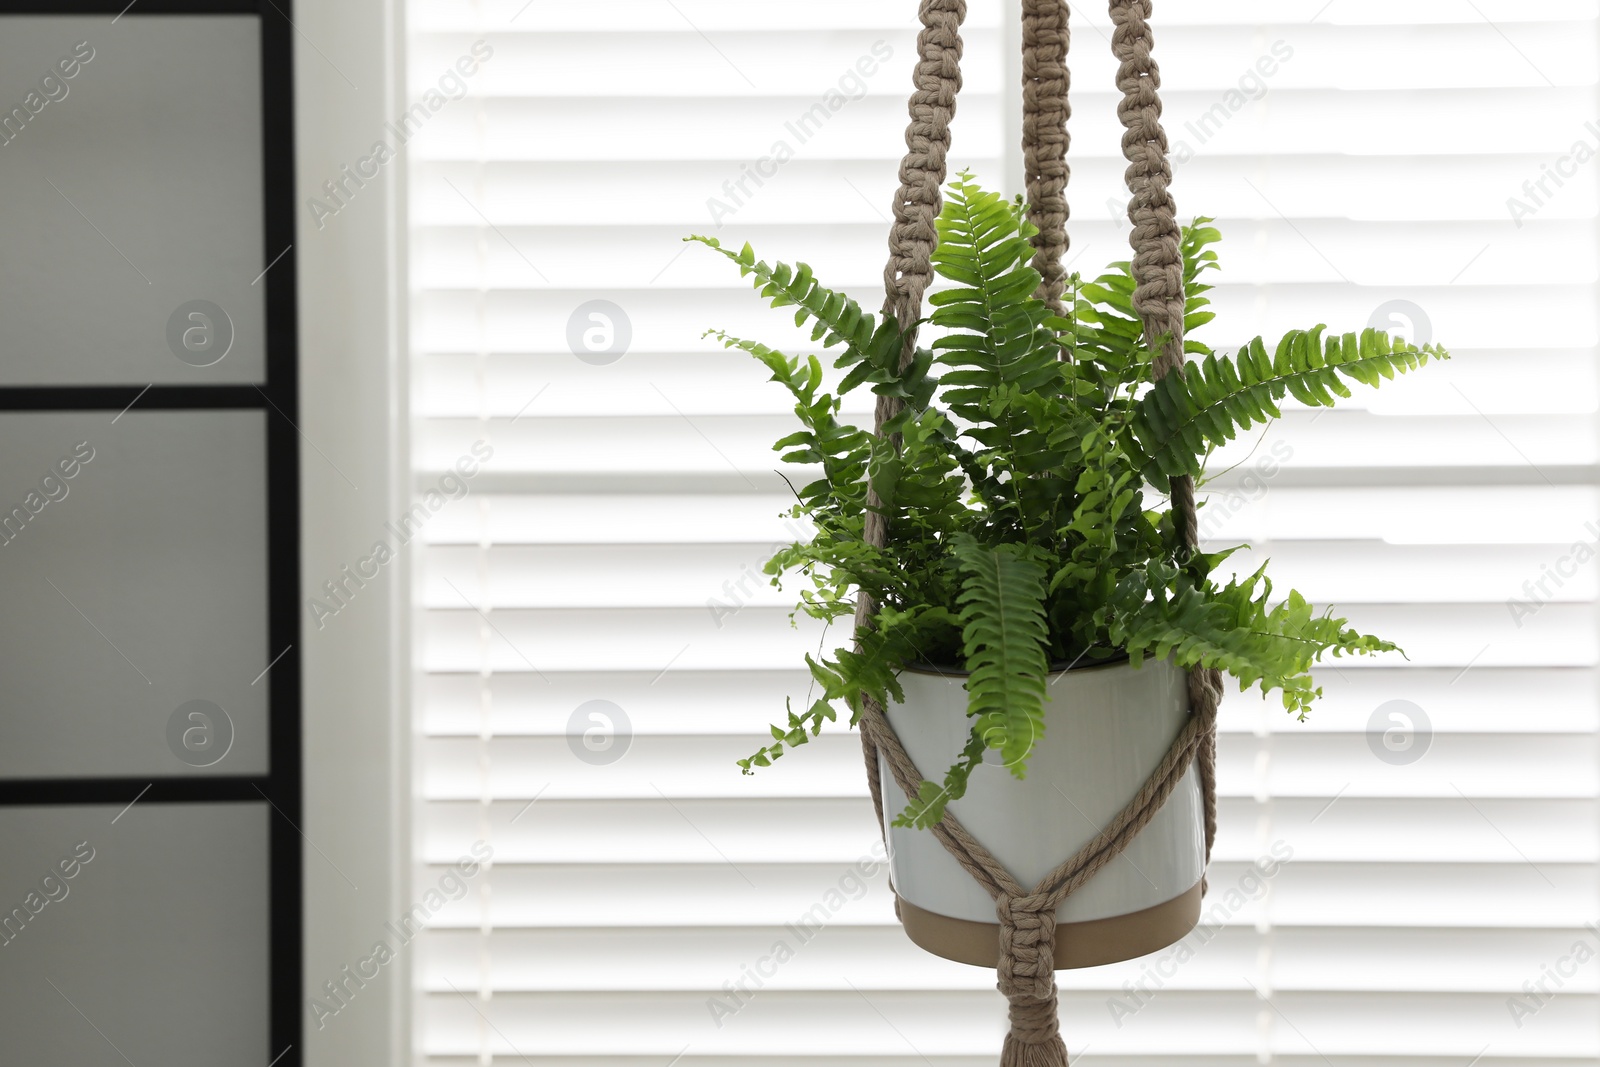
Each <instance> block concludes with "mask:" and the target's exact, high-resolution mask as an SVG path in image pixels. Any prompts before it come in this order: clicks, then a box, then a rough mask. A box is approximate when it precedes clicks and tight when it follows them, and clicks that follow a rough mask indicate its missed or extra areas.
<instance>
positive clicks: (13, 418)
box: [0, 409, 282, 855]
mask: <svg viewBox="0 0 1600 1067" xmlns="http://www.w3.org/2000/svg"><path fill="white" fill-rule="evenodd" d="M113 420H115V421H113ZM265 429H266V427H265V418H264V416H263V415H262V414H261V413H260V412H255V411H156V412H140V411H138V410H137V409H135V410H133V411H129V412H127V413H125V414H122V415H118V414H117V413H116V412H109V411H96V412H70V413H54V412H52V413H42V412H12V413H5V414H0V603H3V604H5V606H6V610H5V611H4V612H0V678H4V679H5V685H4V687H3V689H0V778H17V777H28V778H32V777H68V776H112V775H115V776H122V775H145V774H150V775H156V774H161V775H181V774H190V775H216V774H246V773H251V774H256V773H262V772H264V771H266V770H267V724H266V715H267V713H266V708H267V692H268V689H269V688H270V687H271V685H272V676H271V675H270V674H268V675H267V676H265V677H261V678H260V680H259V681H257V680H256V679H257V677H258V675H260V673H261V671H262V670H263V669H264V668H265V667H266V666H267V664H268V662H269V661H270V659H271V656H270V655H269V654H268V649H267V588H266V585H267V565H266V523H267V518H266V506H265V500H266V459H265V454H266V441H265ZM63 471H71V472H72V477H70V478H68V477H65V476H64V474H63ZM52 497H55V498H56V499H51V498H52ZM35 509H37V514H35V513H34V511H35ZM276 651H282V650H281V649H280V650H276ZM192 701H203V702H206V705H210V707H209V708H208V707H207V706H206V705H194V706H190V702H192ZM216 708H220V709H221V710H222V712H223V713H225V717H224V716H223V715H218V714H217V712H216V711H215V709H216ZM180 709H185V710H183V711H181V712H180ZM196 711H198V712H199V713H200V714H201V715H202V718H199V719H196V718H193V717H192V714H191V713H193V712H196ZM175 719H176V720H177V723H176V725H174V720H175ZM230 727H231V732H232V740H231V745H229V744H227V738H226V734H227V732H228V730H229V728H230ZM0 855H4V853H3V852H0Z"/></svg>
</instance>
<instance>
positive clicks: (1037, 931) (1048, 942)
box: [995, 893, 1057, 1016]
mask: <svg viewBox="0 0 1600 1067" xmlns="http://www.w3.org/2000/svg"><path fill="white" fill-rule="evenodd" d="M1056 903H1057V902H1056V901H1053V900H1051V899H1050V898H1049V897H1048V896H1045V895H1043V894H1039V893H1032V894H1029V895H1028V896H1022V897H1015V896H1010V895H1008V894H1006V895H1002V896H1001V897H1000V899H999V900H997V901H996V902H995V911H996V912H997V913H998V914H999V916H1000V992H1002V993H1004V994H1005V995H1006V996H1007V997H1009V998H1011V999H1012V1001H1013V1002H1015V1001H1016V1000H1017V999H1018V998H1025V999H1030V1000H1040V1001H1042V1000H1050V1001H1052V1002H1053V1001H1054V999H1055V995H1056ZM1051 1014H1052V1016H1053V1015H1054V1009H1053V1008H1052V1012H1051Z"/></svg>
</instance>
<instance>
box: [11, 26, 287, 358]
mask: <svg viewBox="0 0 1600 1067" xmlns="http://www.w3.org/2000/svg"><path fill="white" fill-rule="evenodd" d="M0 25H3V29H0V186H3V187H4V189H5V190H6V196H5V200H4V202H3V203H0V234H3V235H4V241H5V248H6V255H7V259H8V262H10V263H11V264H12V265H13V268H14V269H12V270H10V271H8V272H7V276H6V284H5V286H4V287H3V288H0V322H4V323H5V324H6V330H5V338H4V340H3V342H0V345H3V348H0V353H3V355H0V385H69V384H83V383H99V384H132V385H145V384H148V383H151V382H155V383H208V384H209V383H217V382H246V381H259V380H261V379H262V378H263V377H264V374H265V371H264V366H265V364H264V360H263V357H262V354H263V352H264V350H265V346H264V343H263V312H262V293H263V290H264V288H265V283H264V282H263V283H261V284H255V285H252V284H251V283H252V281H253V280H254V279H255V278H256V276H257V275H258V274H259V273H260V272H261V270H262V269H263V268H264V267H265V266H266V265H267V259H266V258H264V257H263V248H262V178H261V61H260V24H259V21H258V19H257V18H256V17H255V16H220V17H219V16H206V17H203V18H202V17H194V16H165V15H141V16H130V17H128V18H123V19H120V20H118V21H117V23H116V25H112V23H111V20H110V19H108V18H104V17H100V16H46V17H32V16H7V17H5V18H4V20H3V22H0ZM59 63H65V67H64V68H59V67H58V64H59ZM63 70H69V71H72V77H70V78H67V77H64V76H63ZM35 112H36V113H35ZM280 251H282V249H274V250H272V253H271V255H274V256H275V255H276V254H277V253H278V252H280ZM197 301H198V302H205V304H209V305H211V308H210V309H208V308H207V307H206V306H205V304H195V302H197ZM191 305H194V306H191ZM215 308H220V309H222V312H223V314H224V316H225V320H226V321H224V319H223V318H219V317H218V316H217V314H216V313H215V310H214V309H215ZM180 309H182V310H181V311H180ZM192 311H200V312H202V313H206V314H209V316H210V317H211V319H213V320H214V321H213V322H212V323H211V327H210V328H211V330H212V332H211V333H210V334H207V333H206V332H205V331H206V329H207V327H206V324H205V323H204V322H202V321H201V320H198V319H192V318H190V312H192ZM227 322H231V334H232V343H231V347H230V348H227V350H226V355H222V342H223V338H224V333H225V332H229V328H228V326H227ZM169 325H171V326H173V327H174V329H172V330H171V331H170V332H171V334H172V336H173V337H174V338H178V339H179V344H178V348H179V349H183V344H182V338H183V336H184V333H185V331H186V330H191V331H192V332H190V333H189V334H188V339H189V343H190V346H191V347H198V348H199V349H200V351H198V352H196V351H189V350H188V349H183V350H184V352H185V355H184V357H183V358H180V356H179V355H178V354H176V351H175V349H174V347H173V345H172V344H171V343H170V341H169ZM208 337H209V338H210V341H209V347H207V344H206V342H207V338H208ZM218 356H220V357H221V358H220V361H219V362H215V363H213V364H212V365H210V366H203V367H202V366H194V365H191V364H196V363H207V362H210V361H211V360H213V359H215V358H217V357H218Z"/></svg>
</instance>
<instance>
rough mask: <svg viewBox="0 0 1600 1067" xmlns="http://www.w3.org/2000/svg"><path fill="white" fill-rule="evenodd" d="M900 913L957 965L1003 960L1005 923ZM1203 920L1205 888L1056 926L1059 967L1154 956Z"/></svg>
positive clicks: (914, 910)
mask: <svg viewBox="0 0 1600 1067" xmlns="http://www.w3.org/2000/svg"><path fill="white" fill-rule="evenodd" d="M895 911H896V912H897V913H898V914H899V916H900V922H901V923H902V924H903V925H904V926H905V928H906V934H907V936H909V937H910V938H911V940H912V941H913V942H915V943H916V944H917V946H918V947H920V948H923V949H925V950H927V951H928V952H931V953H933V954H934V955H935V956H943V957H944V958H945V959H947V960H955V961H956V962H957V963H970V964H973V965H974V966H977V967H994V966H996V965H997V964H998V963H999V962H1000V924H999V923H977V922H971V921H969V920H967V919H952V918H950V917H949V916H947V915H936V914H934V913H933V912H931V911H924V910H923V909H921V908H919V907H917V906H916V905H915V904H910V903H907V902H906V901H904V900H901V899H899V898H898V897H896V898H895ZM1199 921H1200V886H1199V885H1198V884H1196V885H1195V886H1194V887H1193V888H1191V889H1190V890H1189V891H1188V892H1187V893H1183V894H1182V895H1180V896H1176V897H1173V898H1172V899H1171V900H1169V901H1167V902H1166V903H1165V904H1157V905H1156V906H1155V907H1153V908H1145V909H1144V910H1143V911H1135V912H1131V913H1129V914H1127V915H1113V916H1111V917H1110V918H1106V919H1094V920H1091V921H1089V922H1080V923H1062V924H1061V925H1059V926H1057V927H1056V968H1057V969H1058V970H1059V969H1061V968H1070V967H1099V966H1101V965H1102V964H1106V963H1121V962H1122V961H1123V960H1131V959H1136V958H1138V957H1140V956H1146V955H1149V954H1150V953H1152V952H1155V951H1157V950H1159V949H1163V948H1166V947H1167V946H1168V945H1170V944H1173V943H1174V942H1176V941H1178V940H1180V939H1182V938H1183V937H1184V936H1185V935H1186V934H1188V933H1189V931H1191V930H1193V929H1194V928H1195V925H1196V924H1197V923H1199Z"/></svg>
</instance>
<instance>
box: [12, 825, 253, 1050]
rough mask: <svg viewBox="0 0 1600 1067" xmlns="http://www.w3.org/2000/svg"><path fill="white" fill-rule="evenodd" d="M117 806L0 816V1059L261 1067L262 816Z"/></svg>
mask: <svg viewBox="0 0 1600 1067" xmlns="http://www.w3.org/2000/svg"><path fill="white" fill-rule="evenodd" d="M130 799H131V798H130ZM121 811H122V806H121V805H112V806H109V807H101V806H98V805H96V806H86V807H51V808H9V809H4V810H0V856H4V857H5V863H4V865H3V870H0V918H3V919H5V920H8V921H7V922H6V923H4V924H0V1034H4V1035H5V1036H4V1038H3V1039H0V1043H3V1044H4V1047H5V1060H6V1062H7V1063H19V1064H20V1063H36V1064H47V1063H51V1064H68V1063H70V1064H75V1065H81V1067H126V1065H127V1064H128V1063H135V1064H139V1065H140V1067H146V1065H154V1064H159V1065H161V1067H213V1065H215V1064H222V1063H229V1064H257V1065H262V1067H264V1065H265V1064H266V1063H267V1062H268V1061H269V1060H271V1059H272V1057H273V1055H275V1054H276V1052H277V1051H280V1050H272V1051H269V1050H268V1048H267V1042H268V1003H269V998H268V979H269V975H268V907H267V889H268V882H267V849H268V834H267V831H268V819H269V817H270V809H268V807H267V806H266V805H265V804H184V805H177V804H152V803H148V802H141V803H138V804H135V805H134V806H133V807H132V808H130V809H127V810H126V812H123V813H122V814H120V815H119V812H121ZM113 820H115V822H113ZM85 857H87V862H83V859H84V858H85ZM63 862H65V863H66V866H65V867H62V866H61V864H62V863H63ZM68 871H70V872H71V877H70V878H69V877H66V876H65V874H66V872H68ZM19 913H20V914H19ZM97 1028H98V1029H97Z"/></svg>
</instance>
